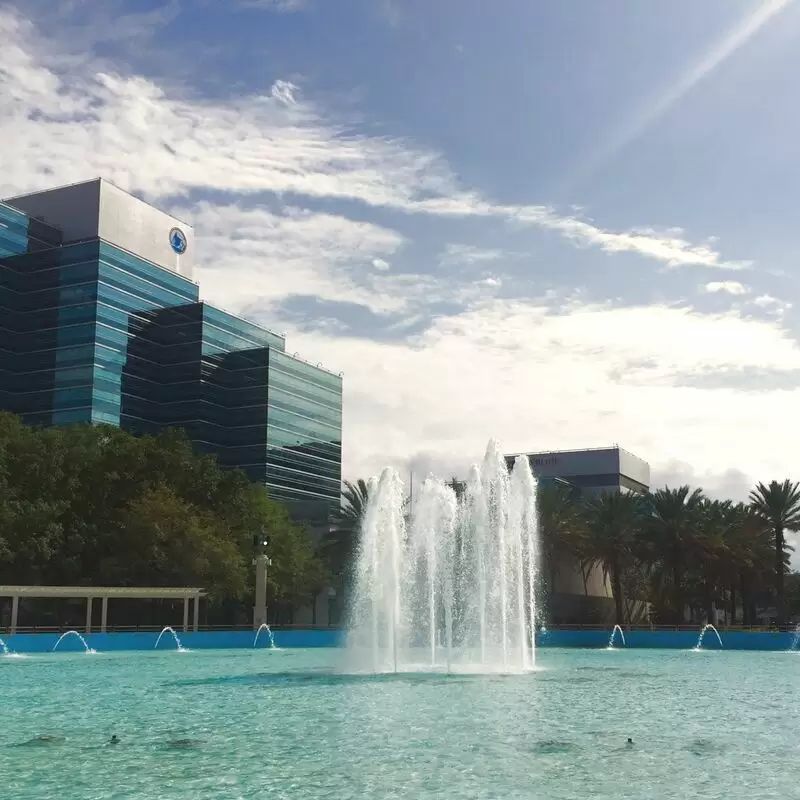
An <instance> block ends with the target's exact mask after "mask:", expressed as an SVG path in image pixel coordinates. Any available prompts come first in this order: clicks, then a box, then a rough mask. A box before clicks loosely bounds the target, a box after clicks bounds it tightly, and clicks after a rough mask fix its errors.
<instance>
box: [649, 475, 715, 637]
mask: <svg viewBox="0 0 800 800" xmlns="http://www.w3.org/2000/svg"><path fill="white" fill-rule="evenodd" d="M702 502H703V491H702V489H694V490H692V489H691V488H690V487H689V486H680V487H679V488H677V489H669V488H667V487H664V488H663V489H658V490H657V491H655V492H653V493H652V494H651V495H649V497H648V506H649V511H650V513H649V515H648V523H647V533H648V537H649V538H651V539H652V542H653V546H654V551H655V552H657V553H659V554H660V556H661V558H662V560H663V562H664V567H666V569H667V570H669V572H670V573H671V575H672V606H673V613H674V620H675V624H676V625H681V624H682V623H683V609H684V606H685V599H684V573H685V571H686V568H687V559H688V555H689V551H690V550H691V549H692V541H693V539H694V538H695V537H696V535H697V524H698V513H699V511H700V508H701V506H702Z"/></svg>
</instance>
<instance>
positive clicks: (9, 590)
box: [0, 586, 206, 635]
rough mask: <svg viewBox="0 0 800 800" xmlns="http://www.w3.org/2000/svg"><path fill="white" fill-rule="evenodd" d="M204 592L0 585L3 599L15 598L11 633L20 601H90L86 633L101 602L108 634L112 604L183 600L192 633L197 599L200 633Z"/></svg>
mask: <svg viewBox="0 0 800 800" xmlns="http://www.w3.org/2000/svg"><path fill="white" fill-rule="evenodd" d="M205 596H206V593H205V591H204V590H203V589H198V588H194V587H191V588H190V587H183V586H178V587H141V586H0V597H10V598H11V625H10V626H9V630H10V632H11V634H12V635H13V634H15V633H16V632H17V620H18V618H19V601H20V599H21V598H22V599H31V600H33V599H37V600H41V599H45V598H49V599H52V598H57V597H60V598H66V599H70V600H74V599H75V598H86V633H91V632H92V603H93V601H94V600H96V599H97V600H100V602H101V609H102V610H101V614H100V632H101V633H105V632H106V623H107V621H108V601H109V600H111V599H117V600H120V599H123V598H124V599H128V600H183V630H184V632H186V631H188V630H189V601H190V600H194V609H193V611H194V613H193V617H192V630H193V631H196V630H197V627H198V624H199V619H200V598H201V597H205Z"/></svg>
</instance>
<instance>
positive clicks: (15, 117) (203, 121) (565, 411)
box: [0, 11, 800, 479]
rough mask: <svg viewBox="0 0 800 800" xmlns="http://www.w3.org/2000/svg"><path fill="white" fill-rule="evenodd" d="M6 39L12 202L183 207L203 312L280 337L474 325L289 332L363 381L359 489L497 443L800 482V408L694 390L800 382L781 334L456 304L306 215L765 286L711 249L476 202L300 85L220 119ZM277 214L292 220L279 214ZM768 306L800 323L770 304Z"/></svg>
mask: <svg viewBox="0 0 800 800" xmlns="http://www.w3.org/2000/svg"><path fill="white" fill-rule="evenodd" d="M0 39H2V40H3V42H4V45H3V47H2V48H0V97H2V98H3V113H2V114H0V141H2V143H3V147H2V151H0V165H1V166H2V169H0V196H8V195H12V194H15V193H18V192H21V191H26V190H32V189H37V188H45V187H48V186H52V185H57V184H63V183H68V182H71V181H78V180H83V179H86V178H87V177H91V176H94V175H98V174H99V175H103V176H104V177H106V178H108V179H109V180H112V181H114V182H115V183H117V184H119V185H120V186H122V187H123V188H126V189H129V190H136V191H139V192H141V193H142V194H143V195H144V196H145V197H146V198H148V199H150V200H153V201H155V202H157V203H158V204H160V205H164V204H166V203H167V202H169V203H170V204H171V207H172V210H174V211H178V213H179V214H180V215H181V216H183V217H187V218H189V219H190V220H191V221H192V222H193V223H194V225H195V227H196V232H197V237H198V239H197V244H198V247H197V250H198V254H199V257H200V259H201V260H200V263H199V268H198V273H199V279H200V282H201V287H202V290H203V294H204V296H206V297H208V298H209V299H211V300H212V301H214V302H216V303H219V304H220V305H223V306H227V307H230V308H231V310H232V311H241V310H242V309H244V308H249V309H252V308H255V309H257V310H259V311H260V312H261V313H262V314H264V315H265V316H267V317H268V316H269V310H270V307H271V306H272V305H273V304H275V303H276V302H278V301H280V300H282V299H285V298H286V297H288V296H291V295H311V296H315V297H319V298H322V299H326V300H335V301H346V302H355V303H361V304H363V305H365V306H367V307H368V308H370V309H371V310H373V311H374V312H376V313H380V314H386V313H397V312H403V313H405V314H407V317H406V318H405V319H403V320H402V322H400V323H398V325H403V324H404V325H406V326H408V325H411V324H412V323H414V324H416V323H418V322H424V321H425V319H424V318H423V317H420V316H417V312H418V309H417V308H416V306H417V304H419V303H422V302H429V301H431V300H438V299H442V300H450V301H453V300H456V301H458V302H459V303H462V304H465V305H466V306H467V307H468V310H467V311H465V312H464V313H461V314H456V315H451V316H441V317H439V318H437V319H436V320H434V322H433V324H432V325H431V326H430V327H428V328H427V329H426V331H425V333H424V334H422V335H420V336H419V337H418V338H416V339H415V340H413V341H411V342H408V343H394V344H386V343H379V342H375V341H369V340H363V339H347V338H332V337H331V336H330V331H331V330H333V329H336V328H337V326H339V324H340V323H339V322H338V321H337V320H335V319H326V320H322V321H321V322H322V323H323V324H324V326H325V329H326V332H325V334H322V333H316V334H310V333H300V332H299V331H295V333H294V334H292V333H291V331H290V332H289V333H290V336H292V339H291V348H292V350H293V351H294V350H295V349H297V350H298V351H300V352H302V353H303V354H304V355H305V356H308V357H309V358H310V359H311V360H312V361H316V360H320V361H322V362H323V363H325V364H326V365H327V366H329V367H331V368H334V369H337V370H338V369H343V370H344V371H345V392H346V395H345V402H346V409H345V411H346V413H345V420H346V426H347V428H346V432H345V457H346V469H347V472H348V474H350V475H354V476H357V475H362V474H366V473H367V472H369V471H371V470H373V469H377V468H378V467H379V466H380V465H381V463H382V462H384V461H386V460H390V461H394V462H395V463H402V462H404V461H407V459H408V458H409V456H410V455H412V454H414V453H420V452H422V451H426V452H428V453H429V454H431V463H441V464H445V465H452V466H451V469H452V470H453V471H461V472H463V468H464V465H465V464H466V463H467V462H468V461H469V460H472V459H476V458H479V457H480V456H481V453H482V450H483V447H484V445H485V441H486V439H488V438H489V437H490V436H498V437H499V438H500V439H501V440H502V441H503V442H504V444H505V446H506V447H507V448H508V449H509V450H523V449H539V448H541V449H548V448H568V447H585V446H595V445H603V444H608V443H610V442H613V441H619V442H620V443H621V444H623V445H624V446H626V447H628V448H629V449H631V450H633V451H634V452H636V453H638V454H640V455H641V456H643V457H645V458H647V459H648V460H650V461H651V462H652V463H653V465H654V466H655V467H656V468H658V467H659V465H668V464H670V463H672V462H674V461H675V460H676V459H678V460H681V461H688V462H690V463H691V464H693V465H694V467H695V469H696V470H697V471H698V474H703V475H705V474H706V473H708V474H722V473H724V472H726V471H727V470H729V469H731V468H736V469H739V470H740V471H741V472H742V473H744V474H746V475H747V476H748V477H752V478H767V479H768V478H770V477H782V476H784V475H791V474H792V473H791V470H792V468H793V464H792V462H791V460H790V458H788V457H787V456H785V455H783V454H784V453H789V454H791V453H793V452H795V451H796V450H797V449H798V447H799V446H800V432H798V433H795V432H794V430H793V429H792V427H791V426H789V427H788V428H787V426H786V423H785V421H786V420H787V419H791V418H792V417H793V414H794V409H795V408H796V407H797V403H798V400H799V399H800V398H799V397H798V396H797V395H798V393H797V392H795V391H782V392H777V391H775V392H769V391H761V392H752V393H741V392H736V391H735V390H733V389H716V390H712V389H701V388H692V387H689V386H686V385H681V386H678V385H676V383H677V381H676V378H675V376H676V374H691V373H697V372H700V373H707V372H709V371H737V370H739V371H741V370H743V369H746V368H753V367H757V368H759V369H765V368H766V369H773V370H787V371H788V370H796V369H800V353H799V352H798V347H797V345H796V344H795V343H794V342H793V341H792V340H790V339H789V338H788V336H787V335H786V334H785V333H784V332H783V331H782V330H781V329H780V328H779V327H778V326H777V325H775V324H772V323H769V322H765V321H757V320H752V319H744V318H740V317H738V316H736V315H735V314H727V315H717V316H703V315H700V314H697V313H692V312H689V311H685V310H684V311H682V310H679V309H676V308H668V307H660V306H659V307H651V308H630V309H612V308H607V307H602V306H587V305H581V304H579V303H576V302H574V301H572V302H567V303H566V304H565V305H564V306H563V307H562V308H560V309H559V311H558V313H553V311H552V309H553V305H554V301H555V300H557V298H547V300H546V301H545V300H543V301H541V302H537V303H535V304H533V305H525V304H523V303H520V302H513V301H503V300H497V299H494V297H493V295H495V294H496V292H494V291H492V290H493V289H495V288H497V285H499V281H500V278H499V277H496V276H494V275H484V276H483V277H482V278H481V279H479V280H478V281H474V282H472V283H469V284H467V285H464V286H460V287H453V286H452V285H447V284H444V283H443V282H442V281H439V280H437V279H436V278H434V277H433V276H430V275H410V274H395V273H388V272H387V271H386V270H383V269H381V267H380V266H379V264H383V263H385V264H387V265H388V263H389V261H390V260H391V259H392V257H393V256H394V254H395V253H396V252H397V251H398V249H399V248H401V247H402V246H403V245H404V243H405V242H404V238H403V236H402V235H401V234H400V233H398V232H397V231H395V230H392V229H390V228H388V227H386V226H384V225H376V224H372V223H369V222H363V221H357V220H354V219H349V218H347V217H346V216H342V215H341V214H335V213H321V212H319V211H313V212H312V211H303V210H301V209H299V208H297V207H296V206H301V205H302V204H303V202H305V199H307V198H311V199H313V200H320V199H324V200H336V199H346V200H350V201H356V202H358V203H360V204H361V205H362V208H360V209H359V211H361V212H363V211H364V210H365V209H364V208H363V207H378V208H381V209H382V210H384V211H385V210H389V211H393V212H395V213H398V212H400V213H402V214H418V215H426V216H428V217H431V218H448V219H455V218H462V219H468V220H475V219H479V218H482V219H488V220H491V219H494V220H499V221H502V222H504V223H513V224H516V225H521V226H526V227H529V228H536V229H539V230H544V231H550V232H552V233H553V234H555V235H557V236H559V237H561V238H562V239H564V240H566V241H567V242H569V243H571V244H574V245H577V246H580V247H595V248H598V249H600V250H601V251H604V252H607V253H609V254H612V255H613V254H619V253H630V254H633V255H636V256H640V257H644V258H647V259H649V260H650V261H651V262H653V263H655V264H659V265H662V266H664V267H688V266H697V267H700V268H716V269H741V268H743V267H745V266H747V264H746V262H742V261H740V260H731V259H728V258H726V257H725V256H723V255H722V253H721V251H720V249H719V248H718V243H717V242H715V241H712V240H711V239H708V240H705V241H704V242H701V243H695V242H692V241H690V240H689V238H688V237H687V236H686V235H685V234H684V233H683V232H682V231H681V230H679V229H674V228H672V229H664V230H656V229H651V228H641V227H640V228H630V229H628V230H620V231H612V230H606V229H604V228H603V227H601V226H600V225H599V224H596V223H595V222H594V221H592V220H589V219H586V218H584V217H582V216H580V214H581V213H582V212H580V211H574V213H571V214H570V215H563V214H560V213H558V212H557V211H556V210H554V209H553V208H550V207H548V206H546V205H504V204H502V203H495V202H492V201H491V200H489V199H488V198H486V197H484V196H483V195H481V194H480V193H479V192H477V191H465V190H464V189H463V187H461V186H460V185H459V183H458V181H457V180H456V179H455V177H454V176H453V174H452V173H451V171H450V170H449V168H448V166H447V164H445V163H444V162H443V161H442V159H441V158H440V157H439V156H438V155H437V154H435V153H432V152H429V151H426V150H424V149H422V148H419V147H415V146H412V145H411V144H409V143H407V142H403V141H399V140H395V139H391V138H388V137H385V138H384V137H375V136H367V135H363V134H359V133H358V132H356V133H353V131H352V129H351V128H349V127H346V126H339V125H337V124H335V123H334V122H331V121H330V119H329V118H328V117H327V116H326V115H324V114H323V113H322V112H321V111H320V110H319V109H318V108H316V107H315V106H314V105H313V104H311V103H309V102H308V101H307V100H305V99H304V98H303V96H302V94H301V93H300V92H299V90H298V89H297V87H295V86H294V85H292V84H290V83H288V82H281V81H278V82H275V83H274V84H273V86H272V88H271V89H270V90H269V91H267V92H265V93H264V94H263V95H262V96H246V97H238V98H233V99H230V100H228V101H226V102H214V103H212V102H210V101H204V100H202V99H199V98H197V97H194V96H192V95H191V94H188V93H186V92H182V93H172V92H171V91H168V90H167V89H164V88H162V87H160V86H158V85H156V84H155V83H153V82H151V81H148V80H145V79H143V78H139V77H135V76H134V77H130V76H123V75H119V74H115V73H114V72H112V71H111V70H105V71H101V70H99V69H97V68H92V67H90V66H86V64H83V65H81V64H76V65H74V69H73V70H71V71H63V70H62V69H61V68H60V66H59V65H58V63H57V62H56V61H53V57H52V51H53V50H54V49H55V44H54V43H53V42H50V41H47V42H45V41H43V40H41V39H39V38H38V37H37V34H36V31H35V30H34V29H33V27H32V26H31V25H30V24H29V23H27V22H25V21H24V20H22V19H21V18H20V17H17V16H14V15H13V14H10V13H8V12H3V11H0ZM87 63H89V62H87ZM265 196H267V197H268V198H269V200H270V202H276V203H278V202H279V203H280V206H281V209H280V211H276V210H269V209H267V208H265V207H263V205H259V203H260V202H261V201H262V200H263V198H264V197H265ZM198 197H199V198H201V199H200V200H197V199H196V198H198ZM176 198H178V199H176ZM181 198H182V199H181ZM189 198H191V200H190V199H189ZM202 198H205V199H202ZM209 198H215V200H214V202H212V201H211V200H210V199H209ZM220 198H222V199H221V200H220ZM292 205H293V206H295V207H291V206H292ZM315 205H318V204H316V203H315ZM450 235H452V234H451V232H448V236H450ZM452 248H455V249H452ZM458 248H461V249H460V250H459V249H458ZM448 253H449V255H450V256H451V257H453V256H460V258H462V260H465V261H467V262H468V263H473V264H474V263H481V262H485V263H487V264H488V263H489V262H491V261H493V260H499V259H500V258H501V257H502V254H501V251H499V250H490V249H481V248H478V247H475V246H466V245H450V249H449V250H448V249H445V256H447V255H448ZM495 256H497V259H495ZM469 259H472V260H471V261H469ZM369 265H371V266H372V268H371V269H370V267H369ZM359 270H360V271H359ZM472 277H473V278H474V277H475V276H474V275H473V276H472ZM719 283H720V284H722V283H726V282H724V281H721V282H719ZM730 283H731V284H733V283H734V282H730ZM709 285H711V284H709ZM719 291H725V290H722V289H720V290H719ZM754 302H756V303H757V304H759V305H763V306H773V307H774V306H776V305H780V303H779V301H776V300H775V299H774V298H771V297H769V298H768V296H767V295H762V296H760V297H757V298H756V300H755V301H754ZM339 332H341V329H339ZM684 383H685V382H684ZM754 419H758V425H754V424H753V420H754ZM732 432H735V437H734V436H733V435H732ZM776 443H780V448H778V447H777V446H776Z"/></svg>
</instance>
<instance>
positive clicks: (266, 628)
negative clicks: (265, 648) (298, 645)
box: [253, 622, 278, 650]
mask: <svg viewBox="0 0 800 800" xmlns="http://www.w3.org/2000/svg"><path fill="white" fill-rule="evenodd" d="M261 631H266V632H267V636H269V649H270V650H277V649H278V648H277V647H275V637H274V636H273V635H272V630H271V628H270V627H269V625H267V623H266V622H262V623H261V625H259V626H258V630H257V631H256V637H255V639H253V647H255V646H256V645H257V644H258V637H259V636H261Z"/></svg>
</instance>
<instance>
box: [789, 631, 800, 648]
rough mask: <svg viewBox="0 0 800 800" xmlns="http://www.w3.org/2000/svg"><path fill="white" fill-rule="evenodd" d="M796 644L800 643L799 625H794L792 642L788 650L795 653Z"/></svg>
mask: <svg viewBox="0 0 800 800" xmlns="http://www.w3.org/2000/svg"><path fill="white" fill-rule="evenodd" d="M798 645H800V625H797V626H795V629H794V633H793V634H792V643H791V645H790V646H789V651H788V652H790V653H796V652H797V646H798Z"/></svg>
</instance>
